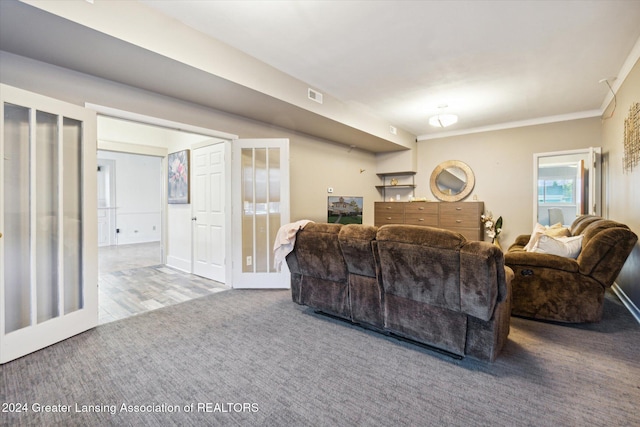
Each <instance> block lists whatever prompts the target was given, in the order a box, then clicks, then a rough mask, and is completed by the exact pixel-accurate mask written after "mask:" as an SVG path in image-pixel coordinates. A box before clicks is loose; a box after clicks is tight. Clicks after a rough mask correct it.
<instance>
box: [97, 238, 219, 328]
mask: <svg viewBox="0 0 640 427" xmlns="http://www.w3.org/2000/svg"><path fill="white" fill-rule="evenodd" d="M98 260H99V263H98V265H99V266H98V268H99V270H98V272H99V277H98V291H99V292H98V298H99V308H100V314H99V323H100V324H104V323H108V322H112V321H114V320H119V319H124V318H126V317H129V316H134V315H136V314H140V313H144V312H146V311H149V310H155V309H157V308H162V307H166V306H169V305H173V304H177V303H180V302H184V301H189V300H191V299H194V298H199V297H202V296H205V295H210V294H211V293H214V292H220V291H224V290H227V289H229V288H228V287H227V286H225V285H224V284H223V283H220V282H216V281H213V280H208V279H205V278H202V277H198V276H194V275H192V274H188V273H184V272H182V271H179V270H175V269H173V268H170V267H167V266H165V265H162V264H161V253H160V243H141V244H134V245H121V246H107V247H101V248H99V250H98Z"/></svg>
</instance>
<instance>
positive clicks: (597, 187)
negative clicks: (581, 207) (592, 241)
mask: <svg viewBox="0 0 640 427" xmlns="http://www.w3.org/2000/svg"><path fill="white" fill-rule="evenodd" d="M573 154H584V155H587V157H588V162H589V167H588V170H589V172H590V174H589V193H588V197H589V206H588V209H587V212H585V214H588V215H598V216H600V215H602V147H587V148H579V149H575V150H564V151H550V152H546V153H534V154H533V227H534V228H535V226H536V224H537V223H538V166H539V162H540V159H541V158H544V157H554V156H566V155H573ZM594 172H595V173H594ZM572 222H573V220H572V221H571V222H569V223H572Z"/></svg>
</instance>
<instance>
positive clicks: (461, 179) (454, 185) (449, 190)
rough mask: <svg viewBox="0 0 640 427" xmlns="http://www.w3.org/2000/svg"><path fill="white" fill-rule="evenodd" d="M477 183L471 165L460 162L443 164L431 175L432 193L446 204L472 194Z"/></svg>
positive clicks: (451, 161)
mask: <svg viewBox="0 0 640 427" xmlns="http://www.w3.org/2000/svg"><path fill="white" fill-rule="evenodd" d="M475 183H476V180H475V177H474V175H473V171H472V170H471V168H470V167H469V165H467V164H466V163H464V162H461V161H459V160H448V161H446V162H442V163H440V164H439V165H438V166H436V168H435V169H434V170H433V172H432V173H431V181H430V186H431V192H432V193H433V195H434V196H435V197H436V198H437V199H438V200H442V201H444V202H458V201H460V200H463V199H464V198H465V197H467V196H468V195H469V194H471V191H472V190H473V187H474V185H475Z"/></svg>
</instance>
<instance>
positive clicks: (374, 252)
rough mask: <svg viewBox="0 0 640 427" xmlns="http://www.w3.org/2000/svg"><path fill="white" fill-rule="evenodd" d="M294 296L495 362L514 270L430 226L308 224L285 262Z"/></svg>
mask: <svg viewBox="0 0 640 427" xmlns="http://www.w3.org/2000/svg"><path fill="white" fill-rule="evenodd" d="M286 260H287V264H288V266H289V269H290V271H291V279H292V280H291V292H292V299H293V300H294V301H295V302H297V303H298V304H303V305H306V306H309V307H311V308H313V309H315V310H317V311H320V312H324V313H327V314H330V315H333V316H336V317H339V318H342V319H344V320H347V321H350V322H353V323H357V324H360V325H363V326H365V327H368V328H370V329H374V330H377V331H379V332H382V333H385V334H390V335H394V336H397V337H400V338H403V339H408V340H411V341H415V342H417V343H420V344H426V345H429V346H432V347H435V348H437V349H441V350H444V351H446V352H449V353H452V354H454V355H458V356H471V357H474V358H476V359H480V360H488V361H493V360H495V358H496V357H497V355H498V353H499V352H500V350H501V349H502V347H503V345H504V344H505V342H506V340H507V335H508V334H509V321H510V311H511V307H510V280H511V278H512V276H513V272H512V271H511V269H509V268H506V267H505V266H504V256H503V254H502V252H501V251H500V250H499V249H498V248H497V247H495V246H493V245H491V244H489V243H487V242H472V241H467V240H466V239H465V238H464V237H463V236H462V235H460V234H458V233H455V232H452V231H447V230H441V229H436V228H430V227H417V226H410V225H386V226H383V227H380V228H379V229H378V228H376V227H372V226H366V225H346V226H342V225H339V224H319V223H318V224H316V223H310V224H308V225H307V226H305V227H304V229H302V230H300V231H299V232H298V233H297V237H296V242H295V246H294V249H293V251H292V252H291V253H290V254H289V255H288V256H287V258H286Z"/></svg>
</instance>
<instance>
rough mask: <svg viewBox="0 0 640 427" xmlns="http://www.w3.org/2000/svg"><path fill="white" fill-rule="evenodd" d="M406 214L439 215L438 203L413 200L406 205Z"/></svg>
mask: <svg viewBox="0 0 640 427" xmlns="http://www.w3.org/2000/svg"><path fill="white" fill-rule="evenodd" d="M404 213H405V214H410V213H411V214H413V213H416V214H422V215H438V203H429V202H411V203H407V204H406V205H405V207H404Z"/></svg>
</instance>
